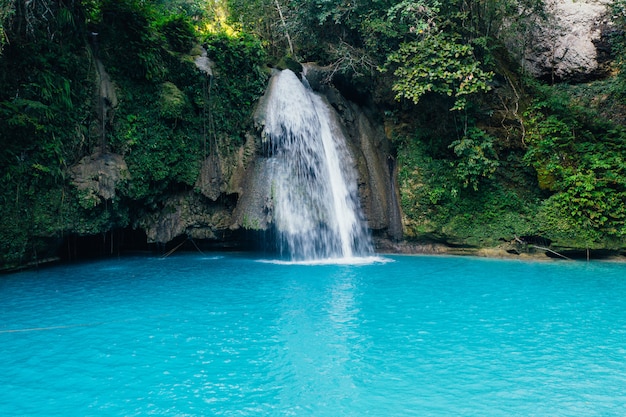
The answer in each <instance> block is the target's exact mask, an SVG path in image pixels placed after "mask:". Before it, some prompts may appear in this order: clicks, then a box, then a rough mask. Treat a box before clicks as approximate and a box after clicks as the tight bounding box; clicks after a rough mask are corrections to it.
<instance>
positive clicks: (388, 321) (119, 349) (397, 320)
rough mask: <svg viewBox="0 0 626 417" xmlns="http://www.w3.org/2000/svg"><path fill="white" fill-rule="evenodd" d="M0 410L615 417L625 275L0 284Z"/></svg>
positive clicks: (216, 271) (431, 274)
mask: <svg viewBox="0 0 626 417" xmlns="http://www.w3.org/2000/svg"><path fill="white" fill-rule="evenodd" d="M0 410H2V415H7V416H9V415H11V416H13V415H15V416H17V415H20V416H23V415H41V416H44V415H45V416H50V415H62V416H72V415H81V416H82V415H113V416H115V415H117V416H133V415H167V416H174V415H194V416H195V415H206V416H213V415H215V416H292V415H293V416H333V417H341V416H364V415H371V416H611V415H616V416H617V415H623V413H624V410H626V265H625V264H614V263H593V262H592V263H583V262H580V263H569V262H551V263H547V262H546V263H539V262H533V263H531V262H519V261H502V260H487V259H475V258H458V257H426V256H385V257H384V258H378V259H374V260H373V262H371V263H367V264H362V265H332V264H331V265H293V264H280V263H273V262H264V261H263V260H261V259H257V258H253V257H250V256H249V255H236V254H235V255H234V254H218V255H215V256H212V255H210V256H201V255H190V254H182V255H172V256H170V257H168V258H165V259H160V258H146V257H133V258H123V259H117V260H108V261H99V262H92V263H84V264H75V265H69V266H58V267H53V268H46V269H41V270H40V271H31V272H23V273H17V274H13V275H7V276H2V277H0Z"/></svg>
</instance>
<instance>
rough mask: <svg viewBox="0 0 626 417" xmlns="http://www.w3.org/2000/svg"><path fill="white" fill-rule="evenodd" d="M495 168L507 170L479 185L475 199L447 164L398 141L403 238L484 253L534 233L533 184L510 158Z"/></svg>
mask: <svg viewBox="0 0 626 417" xmlns="http://www.w3.org/2000/svg"><path fill="white" fill-rule="evenodd" d="M476 135H478V136H480V137H482V136H484V134H481V133H476ZM500 167H501V169H502V168H506V170H504V171H502V175H501V176H500V177H499V178H498V180H497V181H495V180H494V181H490V180H484V179H483V185H482V187H481V192H480V193H477V192H475V191H474V190H470V189H466V188H463V186H462V184H460V183H459V179H458V174H457V173H456V172H455V170H451V169H450V161H449V160H446V159H434V158H432V157H430V156H428V154H427V152H426V149H425V147H424V145H422V144H420V143H419V141H416V140H406V141H402V143H401V146H400V148H399V149H398V168H399V172H398V182H399V187H400V196H401V206H402V211H403V213H404V216H405V217H404V225H405V230H406V233H407V237H409V238H417V237H422V238H424V237H428V238H430V239H435V240H441V241H445V242H447V243H453V244H460V245H476V246H481V247H485V246H495V245H497V244H499V243H501V241H503V240H504V241H511V240H513V238H514V237H515V236H516V235H517V236H523V235H532V234H534V233H536V231H537V229H536V223H535V220H534V219H535V217H536V213H537V210H538V201H539V195H537V193H536V192H534V191H533V186H534V184H533V183H532V180H531V179H530V178H529V177H527V176H526V175H525V168H524V167H523V166H522V165H521V162H520V161H519V157H518V156H517V155H515V154H510V155H509V157H508V158H507V160H506V161H501V163H500ZM504 174H506V176H505V175H504Z"/></svg>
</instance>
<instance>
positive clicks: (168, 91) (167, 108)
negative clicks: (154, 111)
mask: <svg viewBox="0 0 626 417" xmlns="http://www.w3.org/2000/svg"><path fill="white" fill-rule="evenodd" d="M187 107H188V102H187V97H186V96H185V93H183V92H182V91H180V89H179V88H178V87H176V85H175V84H174V83H171V82H169V81H167V82H164V83H163V84H161V94H160V97H159V114H160V116H161V117H163V118H165V119H182V117H183V114H185V110H186V109H187Z"/></svg>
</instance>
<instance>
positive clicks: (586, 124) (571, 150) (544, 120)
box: [525, 90, 626, 246]
mask: <svg viewBox="0 0 626 417" xmlns="http://www.w3.org/2000/svg"><path fill="white" fill-rule="evenodd" d="M544 93H545V91H544ZM549 94H550V95H549V96H548V97H547V98H548V99H547V100H544V101H538V102H536V103H535V105H534V106H532V107H531V108H530V109H529V110H528V112H527V113H526V119H527V139H526V140H527V143H528V144H529V149H528V152H527V154H526V157H525V159H526V161H527V163H528V164H530V165H532V166H533V167H535V169H536V170H537V173H538V179H539V183H540V185H541V186H542V187H544V188H547V189H549V190H551V191H552V192H554V195H553V196H552V197H551V198H550V199H549V200H547V201H546V202H545V204H544V207H543V212H544V214H543V218H545V219H547V224H548V227H551V229H550V231H549V232H548V233H557V234H561V235H562V234H563V233H564V231H569V232H571V235H570V239H573V238H579V239H580V240H582V241H584V242H585V244H586V245H588V246H592V245H593V244H594V243H597V242H598V241H599V239H601V238H603V237H609V238H611V237H614V238H623V237H625V236H626V227H625V226H624V224H625V222H626V159H625V155H626V129H625V128H624V127H622V126H617V125H613V124H611V123H606V122H604V123H603V122H600V121H598V120H597V119H596V114H593V113H592V112H589V111H588V110H587V109H582V108H577V107H575V106H572V105H570V104H569V102H568V101H567V97H564V96H563V95H562V94H558V92H557V91H553V90H550V93H549ZM557 220H558V221H557Z"/></svg>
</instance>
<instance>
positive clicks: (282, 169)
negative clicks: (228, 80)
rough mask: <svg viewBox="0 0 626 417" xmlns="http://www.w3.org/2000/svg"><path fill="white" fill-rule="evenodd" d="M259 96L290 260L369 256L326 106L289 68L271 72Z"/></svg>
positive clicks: (276, 208) (350, 169)
mask: <svg viewBox="0 0 626 417" xmlns="http://www.w3.org/2000/svg"><path fill="white" fill-rule="evenodd" d="M265 99H266V114H265V127H264V130H263V140H264V144H265V146H266V152H267V156H268V158H269V163H270V166H271V172H272V176H273V178H272V185H271V193H272V196H271V197H272V202H273V213H274V223H275V228H276V231H277V234H278V239H279V246H280V250H281V252H282V253H283V254H286V255H288V256H290V257H291V259H292V260H297V261H300V260H315V259H328V258H352V257H360V256H366V255H370V254H371V253H372V244H371V239H370V236H369V233H368V230H367V227H366V225H365V221H364V219H363V215H362V213H361V210H360V205H359V201H358V194H357V189H356V174H355V170H354V164H353V161H352V157H351V156H350V153H349V152H348V149H347V146H346V139H345V137H344V135H343V133H342V129H341V127H340V125H339V122H338V120H337V117H336V115H335V113H334V110H333V109H332V107H331V106H330V105H329V104H328V103H327V102H325V101H324V99H323V98H322V97H320V96H318V95H317V94H315V93H314V92H313V91H312V90H311V89H310V88H308V87H307V86H305V85H304V84H303V83H302V82H301V81H300V79H298V77H297V76H296V75H295V74H294V73H293V72H292V71H290V70H284V71H282V72H280V73H277V74H275V75H274V76H273V78H272V81H271V84H270V87H269V89H268V92H267V95H266V98H265Z"/></svg>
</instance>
